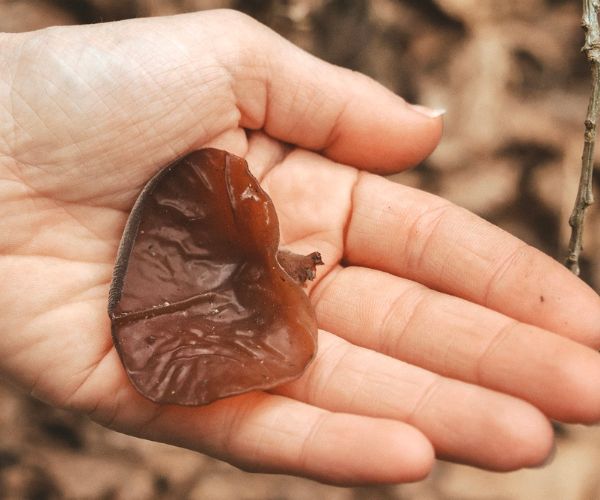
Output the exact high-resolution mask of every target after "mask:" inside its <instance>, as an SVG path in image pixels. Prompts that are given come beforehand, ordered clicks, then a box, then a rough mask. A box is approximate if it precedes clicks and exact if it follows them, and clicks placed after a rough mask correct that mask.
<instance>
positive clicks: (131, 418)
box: [0, 11, 600, 485]
mask: <svg viewBox="0 0 600 500" xmlns="http://www.w3.org/2000/svg"><path fill="white" fill-rule="evenodd" d="M0 46H1V50H0V234H1V235H2V238H0V276H2V280H0V317H1V318H2V324H1V326H0V375H1V376H2V377H3V378H5V379H7V380H8V381H10V382H12V383H13V384H16V385H17V386H19V387H21V388H22V389H23V390H25V391H29V392H30V393H31V394H33V395H34V396H36V397H38V398H40V399H42V400H44V401H46V402H48V403H50V404H52V405H55V406H57V407H61V408H67V409H70V410H73V411H77V412H84V413H86V414H88V415H89V416H90V417H91V418H92V419H94V420H96V421H98V422H100V423H102V424H104V425H106V426H108V427H110V428H112V429H116V430H118V431H121V432H125V433H129V434H133V435H135V436H141V437H144V438H148V439H153V440H157V441H164V442H167V443H171V444H175V445H178V446H184V447H187V448H191V449H194V450H198V451H200V452H203V453H207V454H209V455H212V456H215V457H219V458H221V459H223V460H227V461H229V462H231V463H233V464H235V465H237V466H238V467H241V468H243V469H245V470H250V471H269V472H281V473H290V474H297V475H302V476H307V477H311V478H315V479H318V480H320V481H324V482H330V483H338V484H346V485H349V484H368V483H386V482H404V481H414V480H418V479H421V478H423V477H424V476H426V475H427V474H428V472H429V471H430V469H431V467H432V465H433V462H434V454H435V455H437V456H438V457H440V458H443V459H449V460H454V461H458V462H464V463H469V464H473V465H476V466H479V467H483V468H489V469H493V470H511V469H516V468H519V467H528V466H535V465H538V464H540V463H542V462H544V460H546V458H547V457H548V455H549V454H550V452H551V449H552V441H553V435H552V431H551V427H550V425H549V421H548V418H554V419H558V420H562V421H565V422H582V423H592V422H597V421H598V420H600V390H598V380H600V359H599V357H598V355H597V353H596V352H595V351H594V350H593V348H597V347H598V346H600V300H599V299H598V297H597V295H596V294H595V293H594V292H593V291H592V290H591V289H589V288H588V287H587V286H586V285H585V284H583V283H582V282H581V281H579V280H578V279H577V278H575V277H574V276H572V275H571V274H570V273H569V272H567V271H566V270H565V269H564V268H563V267H562V266H561V265H560V264H558V263H556V262H554V261H553V260H551V259H550V258H549V257H547V256H545V255H543V254H541V253H540V252H538V251H536V250H535V249H533V248H531V247H528V246H527V245H525V244H524V243H522V242H520V241H518V240H517V239H515V238H514V237H512V236H511V235H509V234H507V233H505V232H503V231H502V230H500V229H498V228H496V227H494V226H492V225H490V224H488V223H486V222H484V221H483V220H481V219H479V218H478V217H476V216H475V215H473V214H470V213H468V212H467V211H465V210H463V209H461V208H458V207H456V206H453V205H451V204H450V203H448V202H446V201H444V200H442V199H440V198H438V197H436V196H433V195H430V194H427V193H423V192H420V191H418V190H415V189H411V188H408V187H405V186H401V185H396V184H393V183H391V182H389V181H387V180H385V179H383V178H382V177H380V176H378V175H376V174H387V173H392V172H397V171H400V170H402V169H404V168H407V167H409V166H412V165H414V164H416V163H418V162H419V161H420V160H422V159H423V158H425V157H426V156H427V155H428V154H429V153H430V152H431V151H432V150H433V149H434V147H435V146H436V144H437V143H438V141H439V139H440V136H441V129H442V124H441V119H440V118H439V117H432V116H429V115H428V113H429V112H428V111H427V110H426V109H418V108H413V107H411V106H410V105H408V104H406V103H405V102H404V101H403V100H402V99H401V98H399V97H397V96H395V95H393V94H392V93H390V92H389V91H387V90H385V89H384V88H383V87H381V86H380V85H378V84H377V83H375V82H373V81H372V80H369V79H368V78H366V77H365V76H362V75H360V74H357V73H354V72H351V71H348V70H345V69H341V68H338V67H334V66H331V65H329V64H327V63H324V62H322V61H319V60H317V59H315V58H314V57H312V56H310V55H308V54H306V53H304V52H302V51H301V50H299V49H298V48H296V47H294V46H293V45H291V44H289V43H288V42H286V41H285V40H283V39H281V38H280V37H278V36H277V35H276V34H274V33H273V32H271V31H270V30H268V29H267V28H265V27H264V26H262V25H260V24H258V23H256V22H255V21H253V20H251V19H249V18H247V17H245V16H243V15H241V14H239V13H235V12H228V11H214V12H205V13H199V14H193V15H185V16H177V17H172V18H154V19H140V20H134V21H127V22H120V23H110V24H100V25H94V26H80V27H57V28H51V29H47V30H43V31H39V32H32V33H25V34H18V35H13V34H2V35H0ZM209 145H210V146H217V147H221V148H224V149H227V150H229V151H231V152H232V153H235V154H237V155H240V156H243V157H245V158H246V159H247V160H248V162H249V163H250V165H251V166H252V168H253V172H254V174H255V175H256V176H257V177H258V178H259V179H261V182H262V185H263V186H264V187H265V189H266V190H267V191H268V192H269V194H270V195H271V196H272V198H273V200H274V202H275V205H276V208H277V210H278V214H279V218H280V223H281V232H282V240H283V243H284V244H285V245H286V246H287V247H288V248H290V249H291V250H293V251H296V252H299V253H308V252H311V251H313V250H315V249H318V250H319V251H320V252H321V253H322V254H323V260H324V261H325V262H326V265H325V266H321V267H320V268H319V271H318V276H317V279H316V280H315V282H314V283H313V284H312V285H311V287H310V288H309V289H308V291H309V292H310V296H311V300H312V301H313V303H314V305H315V308H316V312H317V317H318V321H319V326H320V328H321V331H320V338H319V341H320V347H319V352H318V355H317V358H316V360H315V362H314V363H313V364H312V365H311V366H310V368H309V369H308V370H307V371H306V372H305V374H304V375H303V376H302V377H301V378H300V379H298V380H297V381H295V382H293V383H291V384H288V385H286V386H284V387H282V388H279V389H277V390H276V391H273V392H272V393H250V394H245V395H242V396H238V397H234V398H230V399H226V400H222V401H218V402H216V403H214V404H211V405H209V406H205V407H197V408H184V407H176V406H159V405H156V404H153V403H151V402H150V401H147V400H145V399H144V398H143V397H141V396H140V395H138V394H137V393H136V392H135V390H134V389H133V388H132V386H131V385H130V383H129V382H128V380H127V378H126V376H125V373H124V371H123V368H122V366H121V364H120V361H119V359H118V356H117V354H116V352H115V350H114V348H113V346H112V341H111V337H110V325H109V320H108V315H107V313H106V303H107V292H108V287H109V283H110V280H111V273H112V267H113V263H114V259H115V256H116V251H117V246H118V243H119V240H120V237H121V233H122V230H123V227H124V224H125V221H126V219H127V215H128V212H129V210H130V208H131V206H132V203H133V201H134V199H135V197H136V195H137V193H138V191H139V190H140V188H141V187H142V186H143V184H144V183H145V182H146V181H147V179H149V178H150V177H151V176H152V175H153V174H154V173H155V172H156V171H157V170H158V169H159V168H160V167H162V166H164V165H165V164H167V163H169V162H170V161H171V160H173V159H174V158H176V157H178V156H180V155H182V154H185V153H187V152H189V151H191V150H194V149H197V148H200V147H204V146H209ZM347 165H352V166H347ZM482 168H484V167H482Z"/></svg>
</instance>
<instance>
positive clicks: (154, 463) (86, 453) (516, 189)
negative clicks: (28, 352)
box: [0, 0, 600, 500]
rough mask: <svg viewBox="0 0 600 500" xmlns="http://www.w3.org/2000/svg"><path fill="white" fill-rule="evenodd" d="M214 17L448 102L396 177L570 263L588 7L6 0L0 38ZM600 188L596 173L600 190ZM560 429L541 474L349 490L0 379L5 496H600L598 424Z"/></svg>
mask: <svg viewBox="0 0 600 500" xmlns="http://www.w3.org/2000/svg"><path fill="white" fill-rule="evenodd" d="M217 7H230V8H236V9H239V10H243V11H245V12H246V13H248V14H250V15H252V16H254V17H255V18H257V19H259V20H260V21H262V22H263V23H265V24H267V25H269V26H271V27H272V28H273V29H275V30H276V31H278V32H279V33H281V34H282V35H283V36H285V37H286V38H288V39H290V40H292V41H293V42H295V43H297V44H298V45H300V46H302V47H303V48H305V49H306V50H308V51H310V52H312V53H314V54H317V55H318V56H320V57H322V58H324V59H326V60H328V61H331V62H333V63H336V64H339V65H343V66H346V67H350V68H352V69H356V70H359V71H362V72H364V73H367V74H369V75H371V76H372V77H374V78H375V79H377V80H378V81H380V82H382V83H383V84H385V85H386V86H388V87H389V88H391V89H393V90H394V91H396V92H397V93H399V94H400V95H403V96H404V97H406V98H407V99H408V100H410V101H413V102H418V103H422V104H426V105H429V106H432V107H444V108H446V109H447V110H448V113H447V116H446V118H445V126H446V128H445V136H444V140H443V142H442V144H441V145H440V147H439V148H438V150H437V151H436V152H435V153H434V154H433V155H432V156H431V157H430V158H429V159H428V160H427V161H425V162H424V163H423V164H422V165H420V166H419V167H418V168H417V169H416V170H414V171H410V172H406V173H403V174H400V175H398V176H396V180H398V182H403V183H407V184H409V185H412V186H416V187H419V188H422V189H424V190H427V191H431V192H434V193H437V194H440V195H442V196H444V197H446V198H448V199H450V200H452V201H454V202H455V203H457V204H459V205H462V206H464V207H466V208H468V209H470V210H472V211H474V212H476V213H477V214H479V215H481V216H483V217H485V218H486V219H488V220H490V221H492V222H494V223H496V224H498V225H500V226H502V227H503V228H505V229H506V230H508V231H510V232H511V233H513V234H515V235H517V236H519V237H520V238H522V239H524V240H525V241H527V242H528V243H530V244H532V245H534V246H536V247H537V248H540V249H541V250H543V251H544V252H546V253H548V254H550V255H552V256H553V257H555V258H557V259H561V260H562V259H563V258H564V254H565V246H566V241H567V239H568V225H567V219H568V216H569V213H570V210H571V208H572V203H573V200H574V196H575V192H576V189H577V181H578V171H579V164H580V156H581V148H582V137H583V125H582V124H583V120H584V116H585V110H586V106H587V98H588V93H589V79H588V70H587V65H586V62H585V58H584V57H583V56H582V55H581V54H580V46H581V44H582V32H581V29H580V26H579V25H580V10H579V9H580V7H581V6H580V2H573V1H565V0H503V1H502V2H498V1H492V0H479V1H475V0H421V1H408V0H370V1H369V0H330V1H327V0H288V1H284V0H280V1H276V0H264V1H262V0H247V1H243V0H131V1H126V0H123V1H120V0H81V1H70V0H47V1H42V0H39V1H35V0H31V1H26V0H12V1H11V0H0V31H26V30H31V29H38V28H42V27H44V26H48V25H54V24H76V23H90V22H99V21H111V20H119V19H124V18H128V17H136V16H152V15H168V14H174V13H178V12H185V11H193V10H199V9H208V8H217ZM597 170H598V169H597ZM597 174H600V172H597ZM599 183H600V175H596V181H595V188H596V190H597V188H598V185H599ZM598 228H600V210H599V209H598V208H597V206H596V207H594V208H593V209H592V210H591V211H590V213H589V216H588V220H587V226H586V234H585V250H586V256H585V258H584V261H583V278H584V279H585V280H586V281H588V283H590V284H592V286H594V287H595V289H596V290H598V288H599V287H600V258H599V257H598V256H599V255H600V253H599V251H600V231H599V229H598ZM557 432H558V438H557V441H558V449H557V453H556V455H555V458H554V461H553V462H552V464H550V465H549V466H547V467H545V468H542V469H537V470H526V471H519V472H515V473H509V474H494V473H489V472H484V471H479V470H475V469H472V468H469V467H465V466H460V465H454V464H449V463H444V462H440V463H438V464H437V466H436V468H435V470H434V472H433V474H432V475H431V476H430V477H429V478H428V479H427V480H426V481H423V482H421V483H418V484H412V485H402V486H385V487H375V488H353V489H345V488H334V487H329V486H323V485H320V484H317V483H314V482H311V481H308V480H302V479H298V478H290V477H286V476H269V475H259V474H247V473H243V472H240V471H238V470H236V469H235V468H233V467H231V466H229V465H227V464H224V463H222V462H219V461H216V460H212V459H209V458H207V457H204V456H201V455H198V454H196V453H193V452H189V451H186V450H181V449H177V448H173V447H169V446H166V445H161V444H156V443H151V442H147V441H143V440H139V439H134V438H130V437H128V436H124V435H121V434H118V433H114V432H111V431H108V430H106V429H103V428H101V427H99V426H97V425H95V424H93V423H90V422H89V421H88V420H87V419H86V418H84V417H81V416H76V415H73V414H68V413H65V412H62V411H58V410H54V409H51V408H48V407H46V406H45V405H44V404H42V403H40V402H38V401H35V400H33V399H30V398H28V397H27V396H24V395H22V394H20V393H17V392H16V391H14V390H13V389H11V388H10V387H8V386H6V385H1V384H0V499H27V498H32V499H33V498H35V499H38V498H39V499H43V498H77V499H79V498H93V499H96V498H102V499H113V498H114V499H117V498H118V499H121V498H122V499H146V498H174V499H180V498H181V499H183V498H189V499H208V500H229V499H231V500H234V499H235V500H238V499H245V500H253V499H257V500H258V499H261V500H262V499H268V500H275V499H277V500H296V499H298V500H299V499H321V498H323V499H331V500H362V499H368V500H379V499H381V500H392V499H396V500H400V499H402V500H409V499H410V500H412V499H415V500H475V499H476V500H492V499H493V500H521V499H522V500H537V499H540V500H597V499H600V473H599V471H600V428H598V427H595V428H584V427H579V426H567V427H561V428H559V429H558V430H557Z"/></svg>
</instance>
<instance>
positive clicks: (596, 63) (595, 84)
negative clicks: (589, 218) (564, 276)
mask: <svg viewBox="0 0 600 500" xmlns="http://www.w3.org/2000/svg"><path fill="white" fill-rule="evenodd" d="M599 8H600V0H583V16H582V18H581V25H582V27H583V29H584V31H585V43H584V45H583V47H582V49H581V50H582V51H583V52H585V54H586V56H587V58H588V60H589V61H590V68H591V71H592V94H591V96H590V102H589V104H588V110H587V116H586V118H585V134H584V143H583V155H582V157H581V177H580V178H579V189H578V191H577V198H576V200H575V206H574V207H573V212H572V213H571V217H569V225H570V226H571V239H570V240H569V255H568V257H567V260H566V262H565V265H566V266H567V267H568V268H569V269H570V270H571V271H572V272H573V273H575V274H576V275H578V276H579V255H580V254H581V249H582V240H583V220H584V217H585V211H586V209H587V208H588V207H589V206H590V205H591V204H592V203H594V195H593V193H592V174H593V171H594V144H595V141H596V118H597V117H598V110H599V108H600V26H599V25H598V9H599Z"/></svg>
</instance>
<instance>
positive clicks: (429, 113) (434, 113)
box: [409, 104, 446, 118]
mask: <svg viewBox="0 0 600 500" xmlns="http://www.w3.org/2000/svg"><path fill="white" fill-rule="evenodd" d="M409 106H410V107H411V108H412V109H414V110H415V111H416V112H417V113H421V114H422V115H425V116H426V117H428V118H438V117H439V116H443V115H445V114H446V110H445V109H444V108H435V109H431V108H428V107H426V106H421V105H420V104H409Z"/></svg>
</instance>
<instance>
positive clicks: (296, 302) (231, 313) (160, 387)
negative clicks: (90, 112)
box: [108, 149, 321, 405]
mask: <svg viewBox="0 0 600 500" xmlns="http://www.w3.org/2000/svg"><path fill="white" fill-rule="evenodd" d="M278 245H279V226H278V220H277V214H276V213H275V209H274V206H273V203H272V201H271V200H270V198H269V197H268V196H267V194H266V193H265V192H264V191H263V190H262V188H261V187H260V185H259V184H258V182H257V181H256V179H255V178H254V177H253V176H252V175H251V174H250V172H249V170H248V167H247V164H246V162H245V161H244V160H243V159H242V158H238V157H236V156H234V155H231V154H229V153H227V152H225V151H220V150H217V149H203V150H200V151H196V152H194V153H191V154H190V155H188V156H186V157H184V158H182V159H180V160H178V161H177V162H175V163H173V164H171V165H169V166H168V167H166V168H165V169H163V170H162V171H160V172H159V173H158V174H157V175H155V176H154V177H153V178H152V179H151V180H150V181H149V182H148V184H147V185H146V186H145V187H144V189H143V190H142V192H141V193H140V195H139V197H138V199H137V201H136V203H135V205H134V207H133V209H132V212H131V215H130V217H129V220H128V222H127V225H126V228H125V232H124V235H123V238H122V240H121V245H120V247H119V252H118V256H117V262H116V265H115V271H114V275H113V281H112V284H111V289H110V294H109V306H108V311H109V316H110V319H111V325H112V335H113V340H114V343H115V347H116V349H117V351H118V353H119V355H120V357H121V361H122V362H123V365H124V367H125V370H126V372H127V375H128V376H129V378H130V380H131V382H132V383H133V385H134V386H135V388H136V389H137V390H138V391H139V392H140V393H141V394H142V395H144V396H145V397H147V398H148V399H151V400H152V401H155V402H160V403H175V404H181V405H202V404H207V403H209V402H211V401H214V400H216V399H219V398H223V397H226V396H230V395H234V394H240V393H243V392H247V391H251V390H255V389H269V388H272V387H274V386H276V385H279V384H282V383H284V382H287V381H289V380H292V379H294V378H296V377H298V376H299V375H300V374H301V373H302V372H303V371H304V369H305V367H306V366H307V364H308V363H309V362H310V361H311V359H312V358H313V356H314V353H315V350H316V336H317V324H316V320H315V316H314V312H313V309H312V307H311V304H310V302H309V300H308V298H307V296H306V294H305V293H304V291H303V290H302V287H301V284H302V282H303V281H304V280H305V279H312V278H313V277H314V275H315V265H316V264H320V263H321V262H320V256H319V255H318V253H316V252H315V253H313V254H311V255H309V256H299V255H295V254H292V253H290V252H286V251H282V252H280V253H279V252H278ZM278 255H279V257H278Z"/></svg>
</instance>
